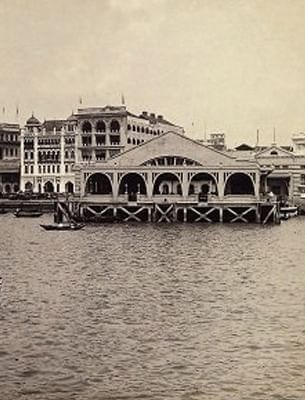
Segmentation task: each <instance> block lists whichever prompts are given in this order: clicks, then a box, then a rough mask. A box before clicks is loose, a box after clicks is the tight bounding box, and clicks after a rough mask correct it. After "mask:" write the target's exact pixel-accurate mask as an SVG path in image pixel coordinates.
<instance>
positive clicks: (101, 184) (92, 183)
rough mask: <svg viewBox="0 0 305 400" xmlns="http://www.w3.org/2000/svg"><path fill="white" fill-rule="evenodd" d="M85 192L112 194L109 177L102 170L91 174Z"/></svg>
mask: <svg viewBox="0 0 305 400" xmlns="http://www.w3.org/2000/svg"><path fill="white" fill-rule="evenodd" d="M85 193H90V194H112V185H111V181H110V179H109V177H108V176H107V175H105V174H102V173H101V172H96V173H95V174H92V175H90V177H89V178H88V180H87V182H86V187H85Z"/></svg>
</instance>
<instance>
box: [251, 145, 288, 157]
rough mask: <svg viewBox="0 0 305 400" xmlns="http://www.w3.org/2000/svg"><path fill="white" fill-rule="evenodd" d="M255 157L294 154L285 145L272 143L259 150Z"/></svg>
mask: <svg viewBox="0 0 305 400" xmlns="http://www.w3.org/2000/svg"><path fill="white" fill-rule="evenodd" d="M288 148H289V147H288ZM255 157H256V158H260V157H294V154H293V153H292V152H291V151H290V150H286V149H285V148H284V146H276V145H272V146H270V147H266V148H265V149H263V150H261V151H259V152H257V153H256V155H255Z"/></svg>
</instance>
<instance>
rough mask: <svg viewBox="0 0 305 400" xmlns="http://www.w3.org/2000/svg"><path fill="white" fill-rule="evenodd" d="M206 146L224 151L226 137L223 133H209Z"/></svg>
mask: <svg viewBox="0 0 305 400" xmlns="http://www.w3.org/2000/svg"><path fill="white" fill-rule="evenodd" d="M207 144H208V146H212V147H214V149H217V150H225V149H226V135H225V133H220V132H218V133H217V132H216V133H211V134H210V137H209V139H208V140H207Z"/></svg>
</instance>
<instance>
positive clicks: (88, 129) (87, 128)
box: [82, 121, 92, 133]
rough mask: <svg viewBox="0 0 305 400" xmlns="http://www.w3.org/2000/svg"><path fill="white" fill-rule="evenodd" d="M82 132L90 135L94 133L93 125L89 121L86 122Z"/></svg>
mask: <svg viewBox="0 0 305 400" xmlns="http://www.w3.org/2000/svg"><path fill="white" fill-rule="evenodd" d="M82 131H83V132H84V133H90V132H92V125H91V124H90V122H89V121H85V122H84V123H83V125H82Z"/></svg>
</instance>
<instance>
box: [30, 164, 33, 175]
mask: <svg viewBox="0 0 305 400" xmlns="http://www.w3.org/2000/svg"><path fill="white" fill-rule="evenodd" d="M30 171H31V174H34V165H31V166H30Z"/></svg>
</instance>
